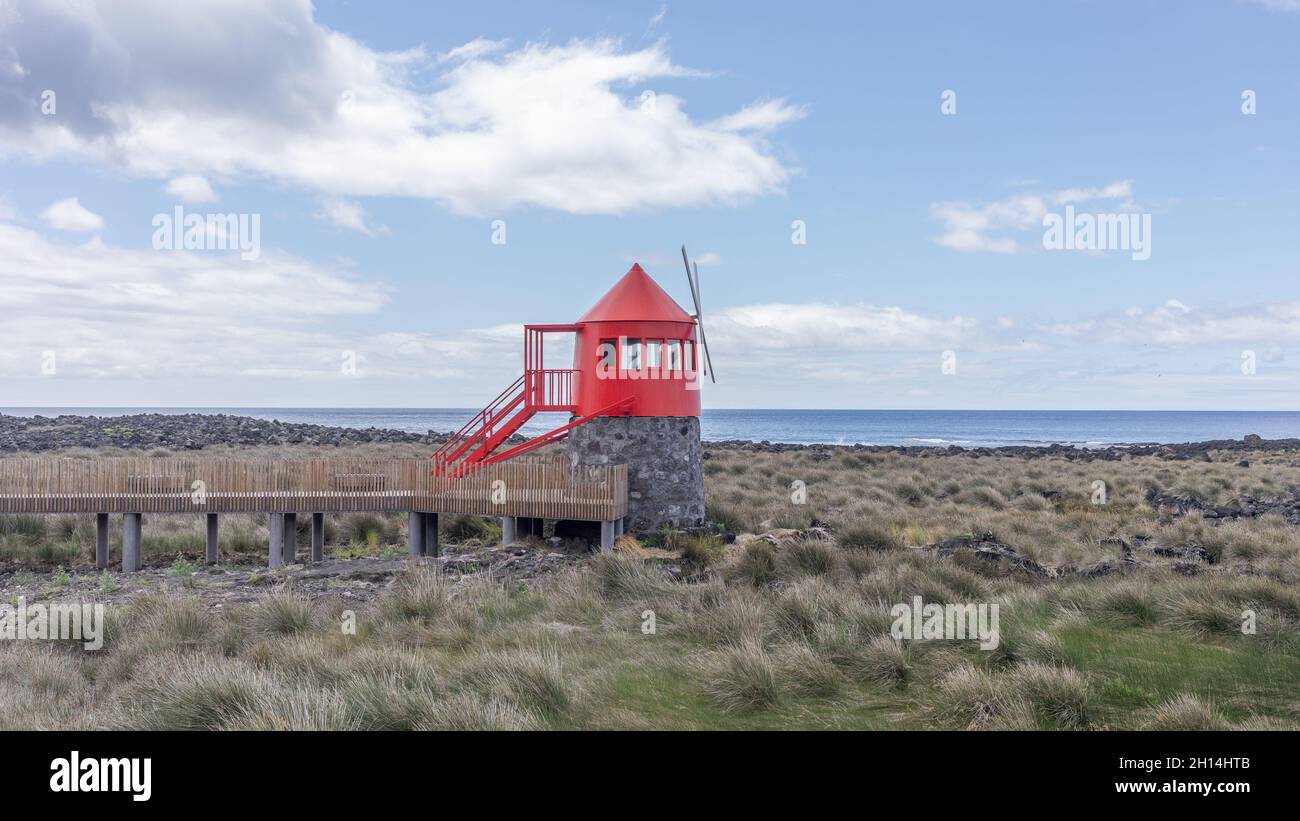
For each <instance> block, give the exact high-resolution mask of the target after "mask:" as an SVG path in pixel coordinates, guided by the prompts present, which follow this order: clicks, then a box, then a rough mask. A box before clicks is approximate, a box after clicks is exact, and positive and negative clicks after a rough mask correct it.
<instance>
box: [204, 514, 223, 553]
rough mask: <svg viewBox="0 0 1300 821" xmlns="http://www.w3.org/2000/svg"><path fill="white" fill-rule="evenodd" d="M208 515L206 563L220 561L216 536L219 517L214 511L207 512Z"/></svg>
mask: <svg viewBox="0 0 1300 821" xmlns="http://www.w3.org/2000/svg"><path fill="white" fill-rule="evenodd" d="M207 517H208V555H207V560H208V564H216V563H217V562H219V561H221V555H220V546H219V543H218V540H217V536H218V533H219V528H220V522H219V519H220V517H219V516H218V514H216V513H209V514H207Z"/></svg>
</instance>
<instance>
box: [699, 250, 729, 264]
mask: <svg viewBox="0 0 1300 821" xmlns="http://www.w3.org/2000/svg"><path fill="white" fill-rule="evenodd" d="M691 261H692V262H694V263H695V264H696V265H721V264H722V255H721V254H719V253H718V252H717V251H705V252H704V253H702V254H700V255H699V256H698V257H695V258H694V259H693V260H691Z"/></svg>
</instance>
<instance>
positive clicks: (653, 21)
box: [648, 3, 668, 29]
mask: <svg viewBox="0 0 1300 821" xmlns="http://www.w3.org/2000/svg"><path fill="white" fill-rule="evenodd" d="M667 16H668V4H667V3H662V4H660V6H659V11H657V12H656V13H655V16H654V17H651V18H650V25H649V26H648V28H652V29H654V28H658V27H659V24H660V23H662V22H663V21H664V18H665V17H667Z"/></svg>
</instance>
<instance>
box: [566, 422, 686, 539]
mask: <svg viewBox="0 0 1300 821" xmlns="http://www.w3.org/2000/svg"><path fill="white" fill-rule="evenodd" d="M569 463H570V464H572V465H607V464H626V465H627V481H628V519H627V530H628V531H630V532H633V533H642V534H645V533H653V532H655V531H657V530H659V529H660V528H661V527H663V526H664V525H667V526H668V527H670V528H673V529H675V530H691V529H694V528H700V527H703V526H704V448H703V446H702V445H701V444H700V420H699V418H698V417H694V416H604V417H600V418H597V419H592V420H591V421H590V422H586V423H585V424H582V425H579V426H578V427H576V428H574V429H573V431H572V433H570V434H569Z"/></svg>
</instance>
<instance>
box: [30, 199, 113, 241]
mask: <svg viewBox="0 0 1300 821" xmlns="http://www.w3.org/2000/svg"><path fill="white" fill-rule="evenodd" d="M41 219H42V220H44V221H45V224H46V225H49V226H50V227H51V228H57V229H58V230H60V231H69V232H72V233H74V234H87V233H90V232H91V231H102V230H104V218H103V217H101V216H100V215H99V214H96V213H95V212H93V211H91V210H89V209H87V208H86V207H85V206H83V205H82V204H81V203H80V202H79V201H78V199H77V198H76V197H68V198H67V199H66V200H59V201H58V202H56V203H53V204H52V205H50V207H49V208H46V209H45V210H44V211H42V212H41Z"/></svg>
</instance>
